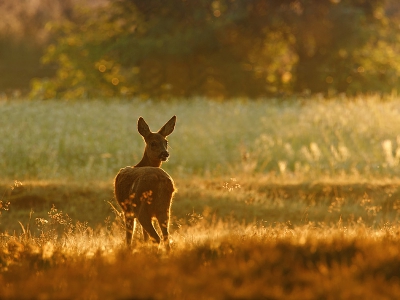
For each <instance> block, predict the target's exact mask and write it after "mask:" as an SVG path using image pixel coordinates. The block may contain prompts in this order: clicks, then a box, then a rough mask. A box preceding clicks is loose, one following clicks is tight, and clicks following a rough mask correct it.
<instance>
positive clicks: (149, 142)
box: [136, 116, 176, 167]
mask: <svg viewBox="0 0 400 300" xmlns="http://www.w3.org/2000/svg"><path fill="white" fill-rule="evenodd" d="M175 123H176V116H173V117H172V118H171V119H170V120H169V121H168V122H167V123H165V125H164V126H163V127H161V128H160V130H158V131H157V132H152V131H151V130H150V128H149V125H147V123H146V121H145V120H144V119H143V118H142V117H140V118H139V120H138V131H139V133H140V135H141V136H143V138H144V141H145V143H146V148H145V150H144V155H143V159H142V161H141V162H140V163H139V164H138V165H136V166H137V167H139V166H140V167H143V166H153V167H159V166H160V165H161V163H162V162H163V161H166V160H167V159H168V157H169V152H168V141H167V139H166V138H167V136H168V135H170V134H171V133H172V131H174V128H175Z"/></svg>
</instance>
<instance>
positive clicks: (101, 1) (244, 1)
mask: <svg viewBox="0 0 400 300" xmlns="http://www.w3.org/2000/svg"><path fill="white" fill-rule="evenodd" d="M19 1H23V0H19ZM28 2H29V1H28ZM34 2H37V3H40V4H38V5H37V6H36V9H37V10H36V11H35V10H34V8H32V9H31V13H30V14H29V13H27V12H26V11H24V10H23V11H22V12H21V11H20V12H19V14H20V15H21V14H22V15H24V14H25V18H24V20H25V22H24V23H23V25H24V26H25V31H26V32H25V31H24V30H20V31H19V34H17V33H16V32H12V30H10V28H12V26H11V27H10V26H8V27H7V26H6V27H4V26H1V25H2V24H1V23H0V33H1V34H0V45H2V48H3V50H0V62H1V64H2V65H3V68H2V69H3V72H4V71H7V67H8V68H9V69H10V71H11V70H13V72H9V73H8V74H9V75H10V76H8V77H7V80H6V79H2V80H1V81H0V89H3V90H6V89H7V88H10V87H11V88H18V86H19V85H21V86H23V85H24V84H25V85H26V84H27V82H29V95H30V96H31V97H32V98H61V97H63V98H81V97H121V96H128V97H133V96H139V97H143V98H169V97H182V98H186V97H193V96H207V97H213V98H221V99H223V98H232V97H250V98H257V97H268V96H276V95H290V94H299V93H307V94H309V93H324V94H325V93H346V94H350V95H352V94H358V93H369V92H379V93H391V92H393V91H397V90H398V88H399V87H400V82H399V79H398V78H399V75H400V55H399V54H400V49H399V38H400V35H399V33H398V31H399V30H398V29H399V26H400V20H399V15H400V4H398V3H397V1H395V0H368V1H367V0H251V1H248V0H214V1H209V0H196V1H193V0H168V1H162V0H146V1H142V0H116V1H106V0H91V1H90V0H87V1H85V2H82V1H74V0H69V1H61V0H59V1H48V0H43V1H39V0H37V1H33V3H34ZM31 3H32V2H31ZM2 6H3V7H2ZM38 8H39V9H38ZM0 9H2V10H4V9H5V8H4V4H1V3H0ZM8 9H9V10H10V8H8ZM20 27H22V28H23V26H20ZM4 28H6V29H4ZM21 32H22V34H21ZM24 43H25V44H24ZM21 45H22V46H21ZM24 45H25V47H24ZM26 45H29V47H27V46H26ZM21 49H22V50H21ZM18 51H20V52H18ZM18 53H19V54H20V57H19V56H18V55H17V54H18ZM1 54H3V55H1ZM21 60H22V61H25V63H24V64H22V66H21ZM2 61H3V62H2ZM12 61H14V62H12ZM7 64H8V65H7ZM27 65H28V66H31V68H30V69H29V68H28V69H29V71H30V72H24V66H27ZM0 69H1V65H0ZM25 69H26V68H25ZM21 74H23V76H21ZM13 76H14V77H15V78H13ZM5 81H8V83H7V82H5ZM27 90H28V89H27Z"/></svg>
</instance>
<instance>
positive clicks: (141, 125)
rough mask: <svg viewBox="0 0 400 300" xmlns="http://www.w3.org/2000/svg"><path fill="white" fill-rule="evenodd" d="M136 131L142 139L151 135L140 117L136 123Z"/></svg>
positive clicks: (147, 126)
mask: <svg viewBox="0 0 400 300" xmlns="http://www.w3.org/2000/svg"><path fill="white" fill-rule="evenodd" d="M137 129H138V131H139V133H140V135H141V136H143V137H144V138H145V137H146V136H148V135H149V134H150V133H151V131H150V128H149V125H147V123H146V121H145V120H144V119H143V118H142V117H140V118H139V120H138V122H137Z"/></svg>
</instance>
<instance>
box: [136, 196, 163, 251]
mask: <svg viewBox="0 0 400 300" xmlns="http://www.w3.org/2000/svg"><path fill="white" fill-rule="evenodd" d="M142 205H146V204H142ZM138 220H139V222H140V224H141V225H142V227H143V236H144V239H145V241H146V240H148V239H149V236H150V238H151V240H152V241H153V242H155V243H157V244H159V243H160V237H159V236H158V234H157V231H156V230H155V229H154V227H153V223H152V221H151V215H149V214H148V212H147V211H146V209H143V210H142V211H141V212H140V214H139V215H138Z"/></svg>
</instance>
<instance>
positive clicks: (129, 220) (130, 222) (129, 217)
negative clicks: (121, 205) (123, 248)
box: [125, 212, 135, 247]
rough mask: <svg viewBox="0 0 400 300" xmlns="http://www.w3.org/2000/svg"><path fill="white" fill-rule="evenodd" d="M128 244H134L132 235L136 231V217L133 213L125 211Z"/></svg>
mask: <svg viewBox="0 0 400 300" xmlns="http://www.w3.org/2000/svg"><path fill="white" fill-rule="evenodd" d="M125 229H126V244H127V245H128V247H130V246H131V245H132V236H133V233H134V231H135V218H134V216H133V214H132V213H130V212H127V213H125Z"/></svg>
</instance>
